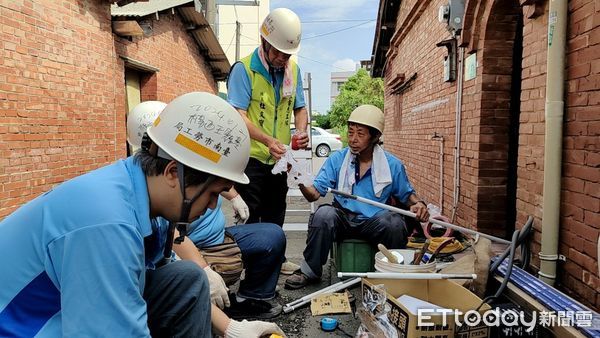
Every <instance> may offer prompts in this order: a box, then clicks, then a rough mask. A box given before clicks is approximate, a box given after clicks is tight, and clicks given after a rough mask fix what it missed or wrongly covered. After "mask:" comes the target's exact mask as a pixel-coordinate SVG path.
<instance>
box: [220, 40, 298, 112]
mask: <svg viewBox="0 0 600 338" xmlns="http://www.w3.org/2000/svg"><path fill="white" fill-rule="evenodd" d="M254 54H255V57H253V58H252V67H253V68H255V69H260V70H261V71H262V72H263V73H264V74H268V73H269V72H267V70H266V69H265V66H263V64H262V63H261V62H260V59H259V57H258V48H257V49H255V50H254ZM272 74H273V76H271V84H272V85H273V88H275V104H279V99H280V97H281V96H280V93H279V91H280V90H281V85H282V84H283V70H279V71H277V70H275V71H273V72H272ZM230 83H235V85H234V86H230V85H229V84H230ZM251 98H252V85H251V84H250V77H249V76H248V73H247V72H246V68H244V65H243V64H242V63H241V62H236V63H235V64H234V65H233V67H232V68H231V72H229V78H228V79H227V101H229V103H230V104H231V105H232V106H234V107H236V108H239V109H243V110H248V107H250V99H251ZM305 105H306V104H305V103H304V88H303V86H302V75H301V72H300V69H298V80H297V81H296V99H295V102H294V109H298V108H302V107H304V106H305Z"/></svg>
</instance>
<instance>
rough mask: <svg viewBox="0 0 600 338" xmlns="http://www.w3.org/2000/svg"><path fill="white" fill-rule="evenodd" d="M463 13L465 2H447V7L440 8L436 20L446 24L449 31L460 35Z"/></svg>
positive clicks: (452, 0) (454, 0)
mask: <svg viewBox="0 0 600 338" xmlns="http://www.w3.org/2000/svg"><path fill="white" fill-rule="evenodd" d="M464 13H465V0H448V4H447V5H443V6H440V8H439V11H438V20H439V21H440V22H441V23H444V24H446V28H448V30H449V31H452V32H454V33H455V34H456V35H458V34H460V31H461V30H462V26H463V15H464Z"/></svg>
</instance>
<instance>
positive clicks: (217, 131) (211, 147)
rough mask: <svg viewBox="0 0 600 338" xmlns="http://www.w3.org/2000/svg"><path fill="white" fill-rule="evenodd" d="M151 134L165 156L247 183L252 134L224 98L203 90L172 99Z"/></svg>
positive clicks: (195, 167) (201, 169) (149, 131)
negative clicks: (245, 171)
mask: <svg viewBox="0 0 600 338" xmlns="http://www.w3.org/2000/svg"><path fill="white" fill-rule="evenodd" d="M147 132H148V136H149V137H150V139H151V140H152V141H153V142H154V143H155V144H156V145H157V146H158V147H159V148H160V150H162V151H163V152H164V153H166V155H168V156H169V157H171V158H173V159H174V160H176V161H178V162H180V163H181V164H184V165H186V166H188V167H190V168H193V169H196V170H199V171H202V172H205V173H209V174H212V175H215V176H218V177H222V178H225V179H228V180H231V181H234V182H238V183H243V184H247V183H248V182H249V181H250V180H249V179H248V176H246V174H244V170H245V169H246V164H248V159H249V157H250V135H249V133H248V128H247V127H246V123H244V120H242V117H241V115H240V114H239V113H238V112H237V110H235V109H234V108H233V107H232V106H231V105H230V104H229V103H227V101H225V100H223V99H222V98H220V97H218V96H216V95H214V94H210V93H202V92H192V93H187V94H184V95H181V96H179V97H177V98H175V99H174V100H173V101H171V102H170V103H169V104H168V105H167V106H166V107H165V109H163V111H162V113H160V115H159V116H158V118H156V120H155V121H154V124H153V125H152V126H150V127H149V128H148V131H147Z"/></svg>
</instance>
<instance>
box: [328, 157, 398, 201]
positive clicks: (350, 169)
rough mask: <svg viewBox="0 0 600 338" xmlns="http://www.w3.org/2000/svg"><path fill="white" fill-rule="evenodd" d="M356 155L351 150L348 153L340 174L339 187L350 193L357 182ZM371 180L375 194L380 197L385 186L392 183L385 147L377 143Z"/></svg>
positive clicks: (372, 162) (372, 163)
mask: <svg viewBox="0 0 600 338" xmlns="http://www.w3.org/2000/svg"><path fill="white" fill-rule="evenodd" d="M355 162H356V155H355V154H352V152H351V151H350V150H348V152H347V153H346V157H344V161H343V162H342V167H341V168H340V173H339V176H338V188H339V189H340V190H341V191H343V192H345V193H348V194H351V193H352V186H353V185H354V183H356V180H355V178H354V173H355V171H356V165H357V163H355ZM371 176H372V178H371V181H372V183H373V192H374V193H375V196H377V197H380V196H381V192H382V191H383V189H384V188H385V187H387V186H388V185H389V184H391V183H392V174H391V171H390V165H389V163H388V161H387V158H386V157H385V152H384V151H383V148H381V147H380V146H379V145H376V146H375V147H374V148H373V160H372V161H371Z"/></svg>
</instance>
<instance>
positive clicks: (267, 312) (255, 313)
mask: <svg viewBox="0 0 600 338" xmlns="http://www.w3.org/2000/svg"><path fill="white" fill-rule="evenodd" d="M229 301H230V302H231V306H229V307H226V308H225V309H224V310H223V312H225V314H227V315H228V316H229V317H231V318H232V319H235V320H242V319H247V320H264V319H271V318H275V317H277V316H279V315H280V314H281V312H282V311H283V307H282V306H281V304H279V303H278V302H277V301H276V300H275V299H268V300H267V299H250V298H246V299H244V300H243V301H241V302H240V301H238V300H237V297H236V295H235V293H230V294H229Z"/></svg>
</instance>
